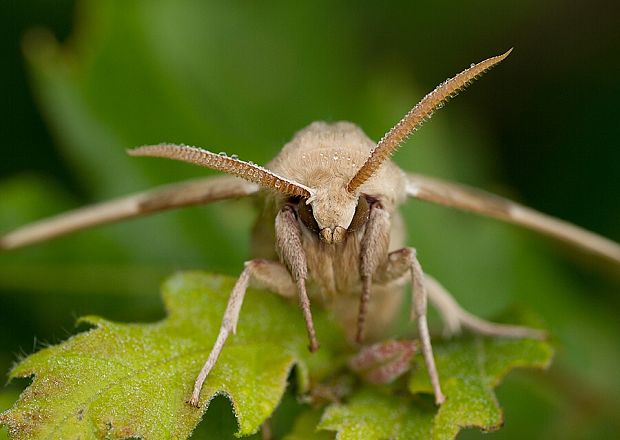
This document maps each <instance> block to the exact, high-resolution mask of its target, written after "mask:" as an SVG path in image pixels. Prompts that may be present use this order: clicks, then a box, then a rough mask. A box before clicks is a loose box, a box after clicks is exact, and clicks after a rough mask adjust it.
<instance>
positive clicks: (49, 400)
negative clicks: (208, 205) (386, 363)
mask: <svg viewBox="0 0 620 440" xmlns="http://www.w3.org/2000/svg"><path fill="white" fill-rule="evenodd" d="M233 284H234V280H233V279H231V278H227V277H222V276H214V275H207V274H204V273H200V272H190V273H180V274H177V275H175V276H173V277H171V278H170V279H168V281H167V282H166V283H165V284H164V287H163V298H164V302H165V305H166V308H167V310H168V317H167V318H166V319H164V320H163V321H160V322H157V323H152V324H119V323H114V322H110V321H106V320H104V319H101V318H96V317H87V318H84V319H83V321H86V322H89V323H91V324H93V325H95V328H94V329H91V330H89V331H87V332H84V333H81V334H79V335H77V336H74V337H72V338H70V339H69V340H67V341H66V342H64V343H62V344H60V345H57V346H53V347H49V348H46V349H44V350H41V351H39V352H38V353H35V354H33V355H31V356H29V357H28V358H26V359H25V360H23V361H22V362H21V363H20V364H19V365H17V366H16V367H15V368H14V369H13V371H12V372H11V375H10V376H11V378H16V377H28V376H34V379H33V382H32V384H31V385H30V386H29V387H28V388H27V389H26V390H25V391H24V393H23V394H22V395H21V397H20V398H19V400H18V402H17V403H16V404H15V406H14V407H13V408H12V409H10V410H9V411H7V412H5V413H3V414H2V415H0V423H2V424H6V425H8V427H9V432H10V433H11V435H12V438H16V439H17V438H19V439H42V438H46V439H51V438H63V439H64V438H81V439H83V440H84V439H92V438H104V437H105V438H110V439H124V438H128V437H140V438H143V439H161V438H186V437H188V436H189V435H190V434H191V432H192V430H193V429H194V427H195V426H196V425H197V423H198V422H199V420H200V418H201V417H202V414H203V413H204V412H205V411H206V408H207V406H208V402H209V401H210V400H211V399H212V398H213V397H214V396H216V395H220V394H223V395H226V396H227V397H228V398H229V399H230V400H231V402H232V406H233V410H234V412H235V415H236V417H237V421H238V424H239V430H238V433H237V434H238V435H247V434H251V433H254V432H256V431H257V430H258V429H259V427H260V425H261V423H262V422H263V421H264V420H265V419H266V418H267V417H269V415H270V414H271V413H272V412H273V411H274V409H275V407H276V406H277V405H278V402H279V401H280V399H281V397H282V394H283V392H284V390H285V388H286V385H287V377H288V376H289V374H290V371H291V368H292V367H293V366H294V365H296V364H297V365H298V366H299V368H298V369H297V372H298V376H299V377H298V383H299V384H301V385H300V387H302V388H303V387H304V386H305V384H307V383H308V381H309V377H308V376H309V375H310V376H314V375H317V374H318V375H320V374H321V373H322V372H329V370H330V368H332V365H335V364H334V363H333V357H334V353H332V350H334V349H335V348H333V345H332V344H331V343H330V339H329V338H328V337H327V336H328V335H334V336H333V340H336V341H342V340H343V338H342V337H341V336H339V333H338V332H337V331H336V330H335V329H333V328H330V327H328V325H327V324H326V321H325V318H324V317H323V316H322V314H321V313H318V314H317V316H316V324H317V331H318V334H319V337H320V338H321V342H322V348H321V350H319V352H318V353H316V354H313V355H311V354H310V353H308V350H307V348H306V346H307V340H306V331H305V326H304V324H303V319H301V317H299V319H295V318H294V317H293V316H292V315H293V314H296V313H298V311H297V310H296V308H295V307H293V306H291V305H290V304H288V303H287V302H286V301H284V300H283V299H281V298H279V297H277V296H276V295H274V294H268V293H265V292H256V291H248V294H247V296H246V299H245V302H244V305H243V308H242V312H241V318H240V321H239V327H238V332H237V334H236V335H233V336H231V337H230V338H229V341H228V342H227V345H226V347H225V348H224V350H223V352H222V355H221V357H220V359H219V361H218V363H217V364H216V367H215V368H214V370H213V371H212V373H211V375H210V376H209V377H208V379H207V381H206V382H205V386H204V388H203V391H202V400H201V402H202V403H203V405H202V408H201V409H197V408H194V407H191V406H190V405H188V404H187V403H186V400H187V399H188V398H189V395H190V393H191V389H192V386H193V381H194V379H195V376H196V375H197V373H198V371H199V370H200V368H201V367H202V364H203V362H204V361H205V360H206V357H207V355H208V353H209V351H210V349H211V346H212V344H213V342H214V340H215V336H216V334H217V332H218V330H219V326H220V323H221V319H222V316H223V311H224V308H225V305H226V302H227V297H228V294H229V292H230V290H231V289H232V286H233ZM330 347H332V348H330ZM302 391H304V390H303V389H302Z"/></svg>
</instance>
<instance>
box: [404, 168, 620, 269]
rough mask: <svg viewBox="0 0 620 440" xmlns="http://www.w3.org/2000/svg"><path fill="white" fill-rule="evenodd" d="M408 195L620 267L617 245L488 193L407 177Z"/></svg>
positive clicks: (410, 174) (418, 177)
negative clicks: (522, 229) (510, 226)
mask: <svg viewBox="0 0 620 440" xmlns="http://www.w3.org/2000/svg"><path fill="white" fill-rule="evenodd" d="M407 195H408V196H409V197H413V198H416V199H420V200H426V201H428V202H433V203H438V204H440V205H445V206H449V207H451V208H456V209H460V210H462V211H469V212H475V213H477V214H482V215H485V216H488V217H493V218H496V219H499V220H504V221H506V222H509V223H514V224H516V225H521V226H525V227H527V228H530V229H533V230H534V231H537V232H540V233H542V234H545V235H548V236H550V237H554V238H556V239H559V240H562V241H565V242H567V243H570V244H572V245H574V246H577V247H579V248H581V249H584V250H585V251H588V252H591V253H593V254H596V255H599V256H601V257H603V258H605V259H608V260H610V261H612V262H614V263H616V264H620V245H619V244H618V243H616V242H614V241H611V240H609V239H607V238H605V237H602V236H600V235H597V234H595V233H593V232H590V231H587V230H585V229H583V228H580V227H579V226H575V225H573V224H571V223H568V222H566V221H563V220H560V219H557V218H554V217H551V216H549V215H546V214H543V213H541V212H538V211H535V210H533V209H530V208H527V207H525V206H523V205H519V204H518V203H515V202H512V201H510V200H508V199H505V198H502V197H499V196H496V195H493V194H490V193H487V192H485V191H481V190H478V189H475V188H471V187H468V186H465V185H460V184H456V183H451V182H446V181H443V180H440V179H436V178H434V177H426V176H423V175H420V174H413V173H407Z"/></svg>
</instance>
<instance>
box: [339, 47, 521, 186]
mask: <svg viewBox="0 0 620 440" xmlns="http://www.w3.org/2000/svg"><path fill="white" fill-rule="evenodd" d="M510 52H512V49H510V50H509V51H508V52H506V53H505V54H503V55H498V56H495V57H492V58H489V59H486V60H484V61H481V62H479V63H478V64H475V65H472V66H471V67H470V68H469V69H466V70H464V71H462V72H461V73H459V74H458V75H456V76H455V77H454V78H451V79H448V80H446V81H444V82H443V83H441V84H439V85H438V86H437V87H436V88H435V90H433V91H432V92H430V93H429V94H428V95H426V96H425V97H424V98H422V100H421V101H420V102H419V103H418V104H417V105H416V106H415V107H413V108H412V109H411V110H409V112H408V113H407V114H406V115H405V116H404V117H403V118H402V119H401V120H400V122H398V124H396V125H395V126H394V127H393V128H392V129H391V130H390V131H388V132H387V133H386V134H385V135H384V136H383V138H382V139H381V140H380V141H379V143H378V144H377V146H376V147H375V148H373V150H372V151H371V152H370V156H369V157H368V159H367V160H366V162H365V163H364V165H362V167H361V168H360V169H359V170H358V171H357V173H356V174H355V176H353V178H352V179H351V181H350V182H349V183H348V185H347V191H348V192H350V193H352V192H354V191H355V190H357V189H358V188H359V187H360V186H361V185H362V184H363V183H364V182H366V181H367V180H368V179H369V178H370V176H372V175H373V174H374V173H375V172H376V171H377V170H378V169H379V167H380V166H381V164H382V163H383V162H384V161H385V160H386V159H387V158H388V157H390V155H391V154H392V153H393V152H394V151H395V150H396V149H397V148H398V147H399V146H400V144H401V143H403V141H405V140H406V139H407V137H409V135H410V134H411V133H413V132H414V131H415V130H417V129H418V128H419V127H420V125H422V123H423V122H424V121H426V120H427V119H429V118H430V117H431V116H432V115H433V112H434V111H435V110H436V109H439V108H441V107H443V105H444V104H445V103H446V102H447V101H448V100H450V98H453V97H455V96H456V95H457V94H458V93H459V92H460V91H461V90H463V89H464V88H465V87H467V86H468V85H469V84H471V83H472V82H473V81H474V80H476V79H477V78H478V77H479V76H480V75H482V74H483V73H485V72H486V71H487V70H489V69H490V68H491V67H493V66H495V65H496V64H497V63H499V62H500V61H502V60H503V59H505V58H506V57H507V56H508V55H510Z"/></svg>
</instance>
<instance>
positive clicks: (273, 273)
mask: <svg viewBox="0 0 620 440" xmlns="http://www.w3.org/2000/svg"><path fill="white" fill-rule="evenodd" d="M287 274H288V272H287V270H286V268H285V267H284V266H282V265H281V264H280V263H276V262H275V261H269V260H250V261H248V262H246V263H245V269H243V272H241V275H240V276H239V279H238V280H237V283H236V284H235V287H233V290H232V292H231V294H230V297H229V298H228V304H227V305H226V311H225V312H224V318H223V319H222V325H221V327H220V331H219V333H218V335H217V339H216V340H215V344H213V348H212V349H211V352H210V353H209V357H208V358H207V361H206V362H205V364H204V366H203V367H202V370H201V371H200V374H199V375H198V377H197V378H196V383H195V384H194V391H193V392H192V397H191V399H190V400H189V403H190V404H191V405H193V406H196V407H198V402H199V400H200V390H202V385H203V384H204V382H205V380H206V378H207V376H208V375H209V373H210V372H211V370H212V369H213V367H214V366H215V363H216V362H217V359H218V357H219V356H220V353H221V352H222V348H224V343H225V342H226V339H228V335H229V334H230V333H233V334H235V332H236V331H237V321H238V320H239V312H240V311H241V305H242V304H243V298H244V297H245V292H246V290H247V288H248V283H249V282H250V281H251V280H255V281H259V282H261V283H263V284H264V285H266V287H267V288H268V289H269V290H271V291H274V292H278V293H280V294H284V295H286V292H288V291H290V287H291V284H292V282H291V279H290V276H288V277H287Z"/></svg>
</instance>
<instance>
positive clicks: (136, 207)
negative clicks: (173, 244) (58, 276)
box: [0, 176, 258, 250]
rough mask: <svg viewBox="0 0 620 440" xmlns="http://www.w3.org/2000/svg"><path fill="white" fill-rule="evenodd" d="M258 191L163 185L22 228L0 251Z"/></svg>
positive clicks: (217, 181)
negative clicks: (95, 227)
mask: <svg viewBox="0 0 620 440" xmlns="http://www.w3.org/2000/svg"><path fill="white" fill-rule="evenodd" d="M257 191H258V185H256V184H254V183H250V182H246V181H244V180H241V179H238V178H236V177H231V176H218V177H210V178H205V179H199V180H194V181H188V182H181V183H176V184H172V185H166V186H162V187H159V188H155V189H152V190H149V191H145V192H141V193H137V194H131V195H128V196H125V197H120V198H118V199H114V200H110V201H108V202H103V203H99V204H96V205H92V206H86V207H84V208H80V209H76V210H75V211H69V212H66V213H63V214H60V215H57V216H55V217H50V218H47V219H43V220H40V221H37V222H35V223H32V224H29V225H25V226H23V227H21V228H18V229H16V230H14V231H11V232H9V233H7V234H5V235H2V236H0V250H2V249H15V248H19V247H22V246H27V245H30V244H33V243H37V242H40V241H45V240H50V239H52V238H56V237H60V236H62V235H66V234H70V233H72V232H75V231H79V230H81V229H87V228H91V227H93V226H98V225H102V224H106V223H113V222H117V221H120V220H126V219H130V218H134V217H140V216H143V215H147V214H151V213H155V212H159V211H165V210H169V209H174V208H180V207H183V206H192V205H200V204H207V203H212V202H216V201H218V200H224V199H230V198H237V197H244V196H248V195H251V194H254V193H255V192H257Z"/></svg>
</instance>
